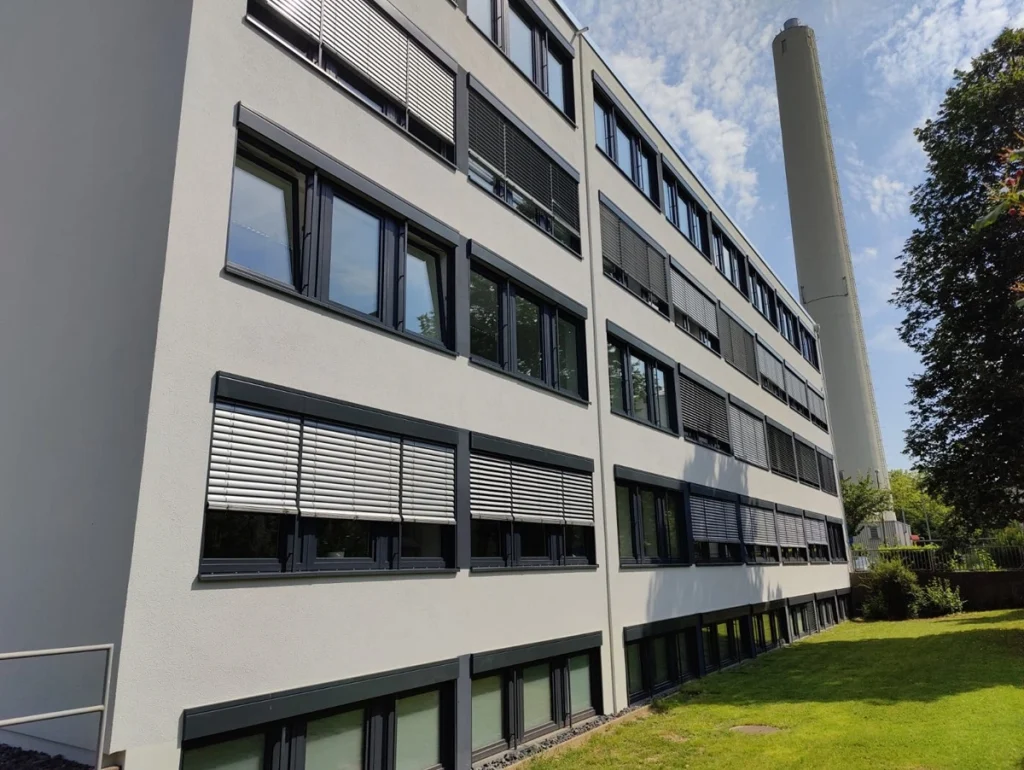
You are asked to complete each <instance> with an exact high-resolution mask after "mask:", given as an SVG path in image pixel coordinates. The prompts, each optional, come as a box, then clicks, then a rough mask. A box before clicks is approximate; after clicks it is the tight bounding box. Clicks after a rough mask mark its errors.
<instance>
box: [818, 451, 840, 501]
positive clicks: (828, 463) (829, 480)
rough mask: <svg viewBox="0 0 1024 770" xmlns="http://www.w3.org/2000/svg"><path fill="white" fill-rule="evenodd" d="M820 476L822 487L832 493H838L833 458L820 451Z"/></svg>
mask: <svg viewBox="0 0 1024 770" xmlns="http://www.w3.org/2000/svg"><path fill="white" fill-rule="evenodd" d="M818 478H819V480H820V481H821V489H822V491H824V492H828V493H829V494H830V495H834V494H837V493H838V491H839V490H838V489H837V488H836V468H835V464H834V463H833V462H832V460H831V459H830V458H828V457H826V456H825V455H823V454H821V452H818Z"/></svg>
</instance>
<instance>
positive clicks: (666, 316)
mask: <svg viewBox="0 0 1024 770" xmlns="http://www.w3.org/2000/svg"><path fill="white" fill-rule="evenodd" d="M602 272H604V277H605V278H607V279H608V280H609V281H611V282H612V283H614V284H615V285H616V286H618V287H619V288H620V289H622V290H623V291H624V292H626V293H628V294H631V295H633V296H634V297H636V298H637V299H638V300H640V302H641V303H643V305H644V307H646V308H647V309H648V310H651V311H653V312H655V313H657V314H658V315H659V316H661V317H662V318H664V319H665V320H666V321H669V320H671V319H670V318H669V314H668V313H662V312H661V310H660V309H658V308H656V307H654V306H653V305H652V304H651V303H650V302H649V301H648V300H646V299H645V298H644V297H643V296H642V295H640V294H638V293H637V292H635V291H633V290H632V289H631V288H629V286H627V285H626V284H624V283H623V282H622V281H619V280H616V278H615V276H612V275H608V273H607V271H602Z"/></svg>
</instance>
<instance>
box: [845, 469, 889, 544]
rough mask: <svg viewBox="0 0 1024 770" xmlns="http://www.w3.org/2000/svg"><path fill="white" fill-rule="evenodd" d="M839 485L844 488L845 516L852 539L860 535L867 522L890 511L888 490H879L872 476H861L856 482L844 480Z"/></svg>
mask: <svg viewBox="0 0 1024 770" xmlns="http://www.w3.org/2000/svg"><path fill="white" fill-rule="evenodd" d="M839 483H840V485H841V486H842V488H843V515H844V516H845V517H846V526H847V527H848V528H849V530H850V536H851V537H853V536H854V535H857V534H859V533H860V531H861V530H862V529H864V524H865V523H866V522H868V521H872V520H874V519H877V518H878V517H879V514H881V513H882V512H883V511H887V510H889V507H890V504H891V499H890V495H889V492H888V490H885V489H879V488H878V487H877V486H876V485H875V482H874V480H873V479H872V478H871V477H870V476H861V477H860V478H859V479H857V480H856V481H854V480H853V479H848V478H843V479H842V480H841V481H840V482H839Z"/></svg>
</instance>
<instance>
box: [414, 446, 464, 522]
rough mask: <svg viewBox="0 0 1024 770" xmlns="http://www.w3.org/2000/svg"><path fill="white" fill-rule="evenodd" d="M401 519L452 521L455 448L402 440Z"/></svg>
mask: <svg viewBox="0 0 1024 770" xmlns="http://www.w3.org/2000/svg"><path fill="white" fill-rule="evenodd" d="M402 520H403V521H416V522H422V523H425V524H454V523H455V447H451V446H444V445H442V444H431V443H427V442H425V441H414V440H412V439H403V440H402Z"/></svg>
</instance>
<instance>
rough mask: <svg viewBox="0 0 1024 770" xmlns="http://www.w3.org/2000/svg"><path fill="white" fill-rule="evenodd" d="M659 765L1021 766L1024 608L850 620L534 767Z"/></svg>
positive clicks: (747, 769) (752, 768)
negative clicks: (741, 728) (753, 728)
mask: <svg viewBox="0 0 1024 770" xmlns="http://www.w3.org/2000/svg"><path fill="white" fill-rule="evenodd" d="M735 725H771V726H773V727H778V728H781V731H780V732H778V733H774V734H771V735H748V734H740V733H735V732H730V731H729V728H730V727H733V726H735ZM652 767H654V768H695V769H696V768H716V770H721V769H722V768H729V769H731V768H740V769H741V770H764V769H766V768H820V767H835V768H843V770H859V768H872V770H875V769H876V768H913V770H926V769H927V770H935V769H936V768H951V769H953V768H955V769H956V770H966V769H968V768H984V769H985V770H996V769H997V768H1013V769H1014V770H1021V768H1024V611H998V612H981V613H973V614H969V615H961V616H958V617H951V618H942V619H939V620H911V621H906V622H903V623H864V622H861V621H855V622H851V623H845V624H843V625H841V626H839V627H837V628H834V629H832V630H830V631H826V632H824V633H821V634H819V635H817V636H814V637H811V638H810V639H807V640H805V641H802V642H798V643H797V644H795V645H793V646H792V647H790V648H787V649H784V650H779V651H776V652H773V653H770V654H768V655H764V656H762V657H761V658H759V659H757V660H756V661H751V662H749V663H746V664H744V665H743V666H740V667H739V668H737V669H734V670H732V671H727V672H725V673H723V674H718V675H713V676H709V677H707V678H705V679H701V680H699V681H696V682H692V683H690V684H689V685H687V686H686V687H685V688H684V689H683V690H682V691H681V692H680V694H678V695H676V696H673V697H672V698H669V699H667V700H665V701H662V702H661V703H659V704H658V705H657V706H656V708H655V710H654V713H651V714H650V715H649V716H646V717H643V718H641V719H638V720H636V721H634V722H628V723H625V724H622V725H621V726H617V727H612V728H611V729H609V730H607V731H605V732H603V733H597V734H595V735H594V736H593V737H592V738H591V739H590V740H589V741H587V742H586V743H584V744H583V745H581V746H579V747H578V748H573V749H567V750H566V751H564V752H563V753H561V754H558V755H554V756H550V757H546V758H545V757H542V758H539V759H537V760H535V761H534V762H532V763H531V764H530V765H529V770H584V769H586V770H604V769H607V770H613V769H614V770H620V768H652Z"/></svg>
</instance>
